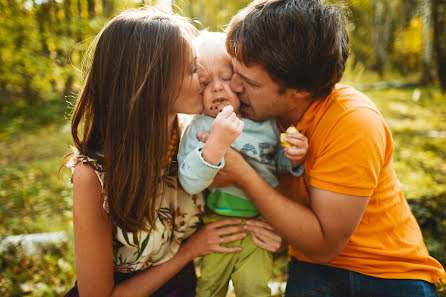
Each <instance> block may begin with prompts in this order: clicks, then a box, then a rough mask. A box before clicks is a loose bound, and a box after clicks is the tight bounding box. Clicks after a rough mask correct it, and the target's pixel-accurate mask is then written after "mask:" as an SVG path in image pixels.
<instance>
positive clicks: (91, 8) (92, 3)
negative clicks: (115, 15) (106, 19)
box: [87, 0, 96, 19]
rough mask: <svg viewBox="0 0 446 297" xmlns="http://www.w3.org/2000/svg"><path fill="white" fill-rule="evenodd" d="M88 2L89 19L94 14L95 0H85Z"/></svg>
mask: <svg viewBox="0 0 446 297" xmlns="http://www.w3.org/2000/svg"><path fill="white" fill-rule="evenodd" d="M87 3H88V17H89V18H90V19H91V18H93V17H94V16H96V11H95V8H96V3H95V0H87Z"/></svg>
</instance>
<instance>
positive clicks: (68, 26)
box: [63, 0, 73, 36]
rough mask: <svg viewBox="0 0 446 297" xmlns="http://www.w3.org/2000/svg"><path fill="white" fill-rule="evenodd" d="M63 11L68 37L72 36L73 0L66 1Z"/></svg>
mask: <svg viewBox="0 0 446 297" xmlns="http://www.w3.org/2000/svg"><path fill="white" fill-rule="evenodd" d="M63 11H64V15H65V33H66V35H67V36H71V35H72V31H71V19H72V18H73V13H72V11H71V0H64V2H63Z"/></svg>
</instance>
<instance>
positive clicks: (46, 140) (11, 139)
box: [0, 74, 446, 296]
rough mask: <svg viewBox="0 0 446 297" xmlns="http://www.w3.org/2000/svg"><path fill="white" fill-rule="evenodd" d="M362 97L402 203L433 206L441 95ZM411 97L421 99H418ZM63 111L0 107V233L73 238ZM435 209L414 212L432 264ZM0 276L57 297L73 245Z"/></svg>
mask: <svg viewBox="0 0 446 297" xmlns="http://www.w3.org/2000/svg"><path fill="white" fill-rule="evenodd" d="M364 75H366V74H364ZM364 93H365V94H367V95H368V96H369V97H370V98H371V99H372V100H373V101H374V102H375V103H376V105H377V106H378V107H379V109H380V110H381V112H382V114H383V115H384V117H385V118H386V122H387V123H388V125H389V127H390V129H391V130H392V134H393V138H394V140H395V153H394V163H395V169H396V171H397V174H398V177H399V180H400V181H401V184H402V186H403V190H404V193H405V195H406V197H407V198H408V199H417V198H422V199H421V200H420V201H436V199H439V198H438V197H442V195H443V196H444V193H446V135H445V134H446V128H445V126H444V124H445V123H446V121H445V120H446V96H445V95H441V94H440V92H439V90H438V89H435V88H431V89H429V88H421V89H419V90H417V89H415V88H399V89H397V88H391V89H383V90H365V91H364ZM414 93H415V95H417V93H419V94H420V95H419V98H418V100H414V98H415V99H417V96H414ZM68 112H69V110H68V109H67V104H66V102H65V100H63V99H53V100H49V101H46V102H44V103H42V104H41V105H39V106H35V107H29V106H26V105H24V104H20V105H17V106H1V105H0V115H1V117H0V220H1V222H2V223H1V224H0V234H2V235H14V234H23V233H36V232H51V231H67V232H69V233H71V228H72V227H71V220H72V213H71V206H72V200H71V191H72V190H71V186H70V185H69V183H68V177H69V172H68V171H65V173H64V174H63V175H62V178H61V179H60V180H59V179H58V177H57V170H58V167H59V164H60V161H61V158H62V157H63V155H64V154H65V153H66V152H67V151H68V146H69V144H70V143H71V137H70V133H69V126H68V125H67V124H68V120H66V115H67V114H68ZM423 197H424V198H423ZM426 197H427V198H428V199H426ZM423 199H424V200H423ZM417 201H418V200H417ZM441 203H443V202H441ZM441 203H438V204H432V203H430V204H419V205H417V206H416V211H415V213H416V215H417V217H419V219H420V220H421V221H422V224H421V225H422V227H423V228H425V229H423V233H424V234H425V236H426V243H427V246H428V249H429V251H430V252H431V253H432V254H433V255H438V258H441V255H442V254H444V251H445V250H446V242H445V241H441V240H439V239H438V238H436V237H437V236H435V232H437V231H438V230H443V229H441V228H444V229H446V218H444V217H441V216H443V215H444V211H443V212H439V213H438V214H439V215H438V216H440V218H437V221H438V222H437V223H435V222H434V223H432V222H431V220H429V218H431V217H432V216H434V215H436V214H437V213H436V212H435V209H436V208H439V207H442V206H443V204H441ZM432 205H433V206H432ZM426 218H427V219H426ZM426 222H427V223H426ZM432 224H434V226H436V227H435V228H436V229H435V230H437V229H438V230H437V231H435V230H434V227H431V226H432ZM431 229H432V230H431ZM443 234H444V233H443ZM286 258H287V257H286V255H279V256H277V257H276V264H275V268H274V279H275V280H277V281H283V280H285V279H286ZM442 260H443V259H442ZM444 261H446V259H445V260H444ZM443 264H445V262H443ZM0 275H2V277H1V278H0V292H2V294H3V295H2V296H60V295H61V292H64V291H65V290H67V289H68V288H69V287H70V286H71V285H72V283H73V282H74V280H75V275H74V256H73V247H72V241H71V242H70V243H68V244H63V243H62V244H60V245H51V246H48V248H47V249H46V250H45V253H44V254H43V256H42V255H39V256H38V257H37V256H36V257H26V256H24V254H23V252H22V251H21V249H20V248H18V249H16V250H14V251H10V253H4V254H2V255H0ZM21 284H27V285H28V286H25V287H21V286H20V285H21ZM24 289H25V291H26V289H28V290H30V291H29V292H25V291H23V290H24ZM440 290H442V293H439V294H440V296H446V292H445V289H444V288H443V289H440Z"/></svg>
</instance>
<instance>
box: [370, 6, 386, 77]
mask: <svg viewBox="0 0 446 297" xmlns="http://www.w3.org/2000/svg"><path fill="white" fill-rule="evenodd" d="M383 27H384V3H383V1H382V0H376V1H374V2H373V38H372V39H373V48H374V50H375V54H376V63H375V69H376V71H377V72H378V74H379V75H380V76H381V77H382V76H383V75H384V65H385V62H386V51H385V49H386V47H385V46H384V38H383V37H384V36H383V34H382V33H383Z"/></svg>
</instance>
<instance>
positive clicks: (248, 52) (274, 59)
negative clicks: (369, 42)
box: [226, 0, 349, 99]
mask: <svg viewBox="0 0 446 297" xmlns="http://www.w3.org/2000/svg"><path fill="white" fill-rule="evenodd" d="M226 49H227V51H228V53H229V54H230V55H231V56H232V57H234V58H236V59H237V60H238V61H240V62H242V63H244V64H245V65H250V63H258V64H260V65H262V66H263V67H265V69H266V71H267V72H268V73H269V75H270V76H271V78H272V79H273V80H274V81H276V82H277V83H279V84H280V85H281V87H282V89H283V88H295V89H298V90H304V91H308V92H310V94H311V95H312V96H313V97H314V98H315V99H318V98H325V97H327V96H328V95H329V94H330V93H331V91H332V90H333V88H334V86H335V84H336V83H337V82H339V81H340V80H341V77H342V74H343V73H344V70H345V63H346V61H347V57H348V54H349V38H348V32H347V28H346V18H345V16H344V14H343V13H342V10H341V9H340V7H336V6H334V5H329V4H326V3H325V2H324V1H322V0H259V1H254V2H252V3H251V4H250V5H248V6H247V7H246V8H244V9H242V10H240V11H239V12H238V13H237V15H236V16H234V18H233V19H232V20H231V22H230V23H229V26H228V28H227V38H226Z"/></svg>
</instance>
